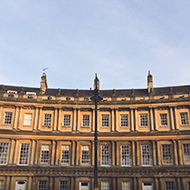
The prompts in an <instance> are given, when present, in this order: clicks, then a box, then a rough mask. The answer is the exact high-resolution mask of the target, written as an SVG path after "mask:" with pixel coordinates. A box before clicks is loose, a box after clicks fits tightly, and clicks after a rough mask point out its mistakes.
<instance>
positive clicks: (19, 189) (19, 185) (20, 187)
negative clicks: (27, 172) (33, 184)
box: [15, 181, 26, 190]
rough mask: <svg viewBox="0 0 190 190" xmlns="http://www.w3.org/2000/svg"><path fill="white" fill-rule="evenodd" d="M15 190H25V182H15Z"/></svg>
mask: <svg viewBox="0 0 190 190" xmlns="http://www.w3.org/2000/svg"><path fill="white" fill-rule="evenodd" d="M15 190H26V181H16V186H15Z"/></svg>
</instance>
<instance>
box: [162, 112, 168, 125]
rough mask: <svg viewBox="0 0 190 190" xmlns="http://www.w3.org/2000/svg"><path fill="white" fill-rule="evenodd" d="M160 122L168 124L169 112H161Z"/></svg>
mask: <svg viewBox="0 0 190 190" xmlns="http://www.w3.org/2000/svg"><path fill="white" fill-rule="evenodd" d="M160 123H161V125H162V126H166V125H168V121H167V114H160Z"/></svg>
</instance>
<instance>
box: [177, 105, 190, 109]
mask: <svg viewBox="0 0 190 190" xmlns="http://www.w3.org/2000/svg"><path fill="white" fill-rule="evenodd" d="M176 108H177V109H185V108H189V105H181V106H177V107H176Z"/></svg>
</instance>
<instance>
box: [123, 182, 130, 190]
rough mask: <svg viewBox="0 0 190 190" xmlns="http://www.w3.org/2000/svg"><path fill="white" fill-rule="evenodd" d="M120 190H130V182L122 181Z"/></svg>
mask: <svg viewBox="0 0 190 190" xmlns="http://www.w3.org/2000/svg"><path fill="white" fill-rule="evenodd" d="M122 190H131V183H130V181H123V182H122Z"/></svg>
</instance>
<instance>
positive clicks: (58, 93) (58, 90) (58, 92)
mask: <svg viewBox="0 0 190 190" xmlns="http://www.w3.org/2000/svg"><path fill="white" fill-rule="evenodd" d="M56 96H57V97H59V96H61V89H60V88H58V89H57V95H56Z"/></svg>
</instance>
